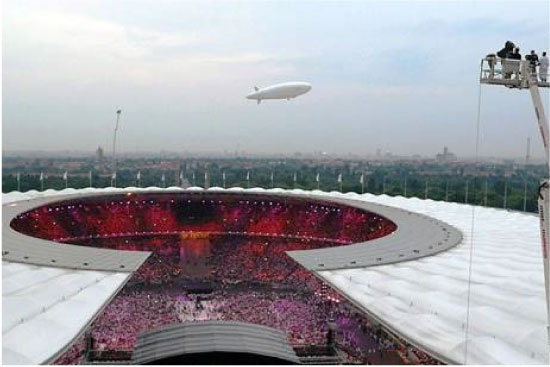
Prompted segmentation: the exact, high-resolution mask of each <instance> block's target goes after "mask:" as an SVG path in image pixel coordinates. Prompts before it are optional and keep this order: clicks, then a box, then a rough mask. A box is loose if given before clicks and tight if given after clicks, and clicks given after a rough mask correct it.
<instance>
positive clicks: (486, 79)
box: [479, 56, 549, 88]
mask: <svg viewBox="0 0 550 367" xmlns="http://www.w3.org/2000/svg"><path fill="white" fill-rule="evenodd" d="M540 71H541V70H540V68H539V67H538V66H533V65H532V64H531V61H529V60H517V59H502V58H500V57H497V56H486V57H485V58H483V59H482V60H481V72H480V78H479V80H480V81H481V82H482V83H486V84H502V85H506V86H510V87H521V88H527V87H528V80H529V78H534V79H535V80H536V81H537V84H538V85H539V86H540V87H548V86H549V83H548V80H549V73H548V71H547V70H546V71H545V72H544V73H540Z"/></svg>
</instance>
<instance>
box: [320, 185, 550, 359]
mask: <svg viewBox="0 0 550 367" xmlns="http://www.w3.org/2000/svg"><path fill="white" fill-rule="evenodd" d="M338 196H340V195H338ZM342 196H344V195H342ZM345 196H348V197H350V198H357V199H360V200H368V201H372V202H375V203H379V204H384V205H390V206H396V207H400V208H403V209H406V210H411V211H414V212H419V213H423V214H426V215H429V216H432V217H434V218H437V219H440V220H442V221H445V222H447V223H449V224H451V225H453V226H455V227H457V228H458V229H460V230H461V231H462V232H463V234H464V240H463V242H462V244H460V245H458V246H457V247H455V248H454V249H451V250H449V251H446V252H444V253H442V254H438V255H435V256H432V257H427V258H423V259H419V260H417V261H410V262H405V263H399V264H392V265H382V266H377V267H371V268H363V269H353V270H351V269H350V270H336V271H322V272H319V275H320V276H321V277H323V278H325V279H327V280H328V281H329V282H331V283H332V284H334V285H335V286H336V287H338V288H339V289H340V290H341V291H342V292H343V293H345V294H346V295H347V296H349V297H350V298H351V299H353V300H354V301H356V302H357V303H359V304H361V305H363V306H364V307H365V308H366V309H368V310H369V311H370V312H371V313H372V314H373V315H375V316H377V317H378V318H380V319H381V320H382V321H383V322H384V323H386V324H388V325H389V326H391V327H392V328H393V329H394V330H396V331H397V332H399V333H400V334H401V335H403V336H405V337H406V338H407V339H408V340H410V341H412V342H414V343H415V344H417V345H419V346H421V347H423V348H425V349H426V350H428V351H431V352H433V353H436V354H439V355H442V356H444V357H446V358H448V359H449V360H451V361H454V362H455V363H458V364H461V363H464V362H465V343H464V338H465V324H466V310H467V292H468V282H467V279H468V264H469V251H470V241H471V220H472V206H470V205H461V204H453V203H445V202H436V201H432V200H420V199H417V198H409V199H406V198H403V197H390V196H386V195H381V196H373V195H370V194H366V195H364V196H363V197H361V196H360V195H355V194H347V195H345ZM473 239H474V247H473V249H474V250H473V261H472V283H471V296H470V297H471V298H470V301H471V309H470V321H469V343H468V357H467V363H468V364H548V363H549V360H548V350H547V349H546V345H545V343H546V339H547V337H546V331H545V325H546V316H545V307H546V306H545V302H544V278H543V267H542V259H541V256H542V255H541V249H540V235H539V223H538V218H537V217H536V216H534V215H528V214H523V213H517V212H509V211H504V210H499V209H491V208H483V207H476V208H475V226H474V236H473Z"/></svg>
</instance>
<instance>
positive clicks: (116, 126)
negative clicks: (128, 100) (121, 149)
mask: <svg viewBox="0 0 550 367" xmlns="http://www.w3.org/2000/svg"><path fill="white" fill-rule="evenodd" d="M121 113H122V110H121V109H118V110H117V111H116V125H115V131H114V136H113V176H112V177H113V179H112V180H111V181H112V182H111V184H112V185H113V187H116V171H117V160H116V133H117V131H118V123H119V121H120V114H121Z"/></svg>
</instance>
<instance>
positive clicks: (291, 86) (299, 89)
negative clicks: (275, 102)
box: [246, 82, 312, 104]
mask: <svg viewBox="0 0 550 367" xmlns="http://www.w3.org/2000/svg"><path fill="white" fill-rule="evenodd" d="M311 88H312V86H311V84H309V83H306V82H286V83H280V84H275V85H271V86H269V87H264V88H258V87H254V92H253V93H250V94H248V95H247V96H246V98H247V99H253V100H256V101H257V102H258V104H260V103H261V102H262V100H264V99H286V100H289V101H290V100H291V99H293V98H296V97H298V96H301V95H302V94H306V93H307V92H309V91H310V90H311Z"/></svg>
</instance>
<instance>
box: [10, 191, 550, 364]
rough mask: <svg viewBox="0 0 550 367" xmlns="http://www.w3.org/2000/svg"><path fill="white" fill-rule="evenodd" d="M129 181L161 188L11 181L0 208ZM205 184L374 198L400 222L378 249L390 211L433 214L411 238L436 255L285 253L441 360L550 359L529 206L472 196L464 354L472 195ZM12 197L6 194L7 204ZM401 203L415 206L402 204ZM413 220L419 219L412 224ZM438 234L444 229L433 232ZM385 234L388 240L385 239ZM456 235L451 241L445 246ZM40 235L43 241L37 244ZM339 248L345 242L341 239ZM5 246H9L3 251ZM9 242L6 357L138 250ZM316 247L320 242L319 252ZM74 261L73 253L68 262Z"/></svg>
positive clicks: (71, 311)
mask: <svg viewBox="0 0 550 367" xmlns="http://www.w3.org/2000/svg"><path fill="white" fill-rule="evenodd" d="M134 190H135V191H138V190H139V192H160V191H161V190H163V189H158V188H149V189H136V188H127V189H114V188H109V189H82V190H74V189H65V190H62V191H59V192H57V191H55V190H46V191H45V192H42V193H39V192H36V191H30V192H27V193H19V192H13V193H9V194H4V195H3V204H4V205H3V212H5V210H8V212H9V213H12V214H13V212H11V211H9V210H10V208H17V206H19V205H21V206H20V207H19V209H18V210H17V211H18V212H19V210H21V208H23V207H24V205H22V204H23V203H26V204H25V205H31V206H33V207H35V206H37V205H34V204H32V202H29V201H27V200H32V199H39V202H42V203H43V202H44V201H42V200H46V201H49V200H50V199H54V200H55V201H58V200H59V199H61V198H62V197H66V196H67V195H68V194H72V195H70V197H71V198H74V197H75V196H74V194H77V195H83V194H85V196H87V195H90V194H91V195H101V194H107V193H110V194H112V193H125V192H128V191H134ZM167 190H170V191H177V190H182V189H179V188H170V189H166V190H163V192H164V191H167ZM182 191H183V190H182ZM185 191H186V192H204V190H203V189H202V188H190V189H187V190H185ZM208 191H220V192H235V193H245V192H246V193H258V194H260V193H261V194H268V195H273V194H276V195H281V194H290V195H291V196H296V197H302V198H306V199H307V198H310V199H313V200H327V199H328V200H329V201H338V202H339V203H342V204H347V205H351V206H359V207H362V206H363V205H365V204H366V205H369V206H371V208H372V209H370V210H371V211H373V212H376V213H379V214H382V215H384V213H383V212H381V211H380V210H382V211H384V210H388V212H387V213H386V215H385V216H387V217H388V218H389V219H390V220H393V221H394V222H396V224H398V228H400V229H401V231H400V229H398V231H396V232H395V233H394V234H393V235H390V236H387V237H384V238H381V239H378V240H373V241H369V242H368V246H363V247H365V248H366V247H369V246H371V245H372V244H374V245H375V246H380V247H379V248H378V249H377V250H376V251H382V252H383V251H384V250H385V249H387V248H388V247H386V246H391V239H394V240H400V241H403V244H408V242H407V237H403V238H402V239H400V237H399V236H400V233H407V232H408V233H413V232H409V231H406V230H405V229H406V225H404V224H403V222H400V221H401V219H399V218H398V217H399V215H397V216H395V213H399V212H401V213H405V214H403V215H404V216H405V217H408V216H411V217H413V218H416V219H418V220H419V221H420V222H423V221H424V222H426V223H431V225H430V226H428V227H426V231H428V233H427V234H428V235H426V233H424V232H425V231H424V230H418V231H417V235H418V236H420V237H417V238H420V240H419V242H418V245H419V246H420V245H423V246H427V247H426V250H428V249H429V246H433V243H432V242H433V241H434V240H435V243H436V244H437V243H438V242H442V245H441V246H443V243H446V244H445V249H446V251H437V250H436V249H434V248H432V249H431V250H435V251H433V252H432V253H431V254H434V255H433V256H427V255H428V254H427V253H426V252H422V253H418V252H414V251H410V253H411V254H413V255H410V254H409V255H410V256H411V257H407V258H404V257H402V260H401V261H400V260H399V258H398V259H395V260H394V261H389V259H390V255H391V254H393V255H394V256H398V255H395V254H394V252H395V251H394V250H393V249H392V250H391V251H390V252H389V253H388V255H387V256H385V257H386V259H384V261H383V262H382V261H379V263H385V264H383V265H377V266H369V265H375V264H370V263H361V262H359V261H357V260H356V261H357V262H356V263H355V264H351V260H350V259H349V258H348V257H347V256H343V253H345V252H346V251H351V252H349V253H350V254H353V253H354V251H357V244H354V245H349V246H344V247H339V248H338V250H339V251H334V250H336V249H334V248H333V249H327V250H326V251H327V252H326V253H323V252H324V251H325V250H311V251H303V252H301V253H300V252H293V253H291V256H293V257H294V258H295V259H296V260H297V261H298V262H300V263H302V264H303V265H304V266H306V267H307V268H309V269H311V270H312V271H314V273H316V275H318V276H319V277H321V278H322V279H324V280H326V281H327V282H329V283H330V284H332V285H333V286H334V287H335V288H337V289H339V290H340V292H341V293H342V294H343V295H345V296H346V297H347V298H348V299H350V300H351V301H352V302H353V303H355V304H356V305H357V306H358V307H360V308H361V309H363V310H364V311H365V312H367V313H369V314H370V315H371V316H372V317H373V318H374V319H376V320H377V321H379V322H380V323H381V324H383V325H384V326H386V327H387V328H388V329H390V330H391V331H393V332H395V333H396V334H398V335H399V336H401V337H403V338H405V339H406V340H407V341H409V342H410V343H412V344H414V345H417V346H418V347H419V348H421V349H424V350H426V351H427V352H429V353H431V354H433V355H434V356H437V357H439V358H440V359H441V360H443V361H446V362H449V363H457V364H460V363H464V362H465V361H466V362H467V363H469V364H548V354H547V351H546V349H545V340H546V335H545V323H546V321H545V304H544V284H543V283H544V281H543V272H542V261H541V259H540V245H539V243H538V241H539V232H538V219H537V217H536V216H533V215H528V214H522V213H515V212H508V211H504V210H498V209H489V208H481V207H476V208H475V218H476V221H475V231H474V232H473V234H474V236H473V244H474V252H473V254H474V258H473V259H474V260H473V268H472V283H471V292H472V293H471V309H470V323H469V331H470V332H469V334H468V335H469V339H468V340H469V341H468V357H467V360H465V356H464V348H465V344H464V340H465V339H464V337H465V331H466V325H465V320H466V310H467V308H466V306H467V305H466V298H467V297H466V295H467V287H468V261H467V260H468V255H469V251H470V243H471V239H472V236H471V233H470V229H471V218H472V210H473V208H472V206H469V205H461V204H455V203H445V202H435V201H432V200H419V199H416V198H410V199H406V198H403V197H389V196H386V195H381V196H373V195H370V194H365V195H359V194H355V193H348V194H341V193H337V192H331V193H325V192H321V191H312V192H308V191H303V190H283V189H272V190H264V189H260V188H255V189H248V190H245V189H241V188H233V189H229V190H223V189H220V188H212V189H209V190H208ZM83 196H84V195H83ZM14 204H15V206H11V205H14ZM40 205H42V204H40ZM374 207H376V209H375V208H374ZM390 207H394V208H390ZM384 208H387V209H384ZM396 208H397V209H396ZM14 210H15V209H14ZM405 210H406V211H405ZM407 211H410V212H413V213H416V214H406V213H407ZM405 222H406V221H405ZM8 224H9V222H8ZM5 225H6V222H4V223H3V226H4V231H5V230H6V227H5ZM411 228H412V229H415V228H416V229H418V227H417V226H414V227H411ZM430 228H431V229H430ZM443 228H445V230H443ZM434 229H435V230H436V231H435V232H434ZM10 230H11V228H10ZM430 234H431V235H430ZM4 235H5V234H4ZM423 235H426V236H423ZM439 235H441V236H442V237H441V239H445V238H446V239H447V241H442V240H441V239H439V237H438V236H439ZM462 236H464V237H462ZM16 237H17V236H16ZM25 238H27V239H28V238H29V237H25ZM413 238H414V236H413ZM409 239H412V238H409ZM3 240H4V238H3ZM33 240H34V239H33ZM40 241H42V240H40ZM386 241H387V242H386ZM44 242H48V241H44ZM384 242H385V243H386V244H385V245H384V246H382V243H384ZM21 243H23V242H19V244H20V245H21ZM376 243H380V245H376ZM426 243H429V245H426ZM447 243H448V244H447ZM457 243H458V245H457V246H455V247H453V246H454V245H456V244H457ZM37 245H38V244H37ZM42 245H44V244H40V245H38V246H42ZM47 245H48V246H63V245H60V244H47ZM23 246H25V244H24V243H23ZM375 246H373V247H372V248H373V249H374V248H375ZM436 246H437V245H436ZM441 246H439V247H441ZM66 247H73V246H70V245H66ZM74 247H77V246H74ZM347 248H349V249H351V250H346V251H343V250H345V249H347ZM354 248H355V249H354ZM396 249H397V248H396ZM415 249H416V250H418V251H419V252H420V251H421V250H422V249H419V248H417V247H415ZM12 250H13V251H14V252H11V251H12ZM12 250H8V251H9V252H10V253H8V254H5V253H4V248H3V279H2V282H3V294H2V303H3V312H2V319H3V329H2V335H3V345H2V349H3V363H4V364H22V363H33V364H37V363H48V362H51V361H52V360H53V359H55V358H54V357H55V356H57V355H58V354H59V353H60V352H61V351H63V350H64V349H65V348H66V347H67V346H68V345H69V344H70V341H71V340H73V339H74V338H75V337H77V336H78V335H79V334H80V333H81V332H82V331H83V330H84V329H85V328H86V326H87V325H88V324H89V323H90V322H91V321H92V320H93V319H94V318H95V315H97V314H98V312H100V311H101V309H102V308H103V307H104V306H105V305H106V304H108V302H109V301H110V299H111V298H112V297H113V296H114V295H115V294H116V293H117V292H118V290H119V289H120V288H121V287H122V286H123V285H124V284H125V282H126V281H127V279H128V278H129V276H130V275H131V271H132V270H133V269H135V268H137V267H138V266H139V265H137V264H138V263H139V264H141V262H139V260H135V259H134V260H132V261H134V264H136V265H134V266H131V265H129V266H128V268H125V269H124V271H120V270H121V269H120V267H119V268H118V269H117V271H114V270H115V269H113V268H111V270H110V271H107V270H108V269H107V268H101V267H99V268H98V269H95V270H83V269H81V268H75V267H74V266H68V267H62V266H59V265H60V264H59V263H56V264H55V267H52V264H51V263H49V264H46V263H45V262H43V263H35V264H31V263H29V262H26V263H25V262H23V261H22V260H29V259H24V258H23V259H22V260H21V259H18V260H15V259H14V258H10V255H11V256H16V255H17V256H19V255H23V256H19V257H24V256H27V255H24V254H23V253H18V252H17V249H12ZM90 250H95V249H90ZM409 250H414V249H412V248H409ZM98 251H99V250H98ZM102 251H107V250H102ZM318 251H321V252H319V253H317V254H316V252H318ZM337 252H338V253H337ZM302 253H306V254H302ZM134 254H140V253H139V252H136V253H134ZM327 254H329V255H330V256H329V257H331V256H332V257H333V258H334V262H332V263H329V262H328V261H327V264H325V266H326V267H323V266H321V267H320V266H319V264H320V263H319V259H320V258H321V257H322V258H326V257H325V256H323V255H327ZM143 255H144V254H141V255H136V256H142V257H143V259H145V257H146V254H145V256H143ZM378 257H382V258H384V256H378ZM365 258H367V257H365ZM404 260H408V261H404ZM13 261H17V263H16V262H13ZM80 261H81V259H80V258H78V256H77V262H80ZM141 261H143V260H141ZM98 263H99V262H98ZM117 264H118V265H120V264H119V263H117ZM325 269H326V270H325ZM56 272H57V273H56ZM60 279H61V280H60ZM63 279H65V280H63ZM60 281H61V284H60V283H59V282H60ZM29 290H31V291H29ZM32 290H36V291H35V292H33V291H32ZM21 305H23V306H24V307H23V306H21ZM67 320H70V322H67ZM50 335H60V337H50ZM61 336H62V337H61Z"/></svg>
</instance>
